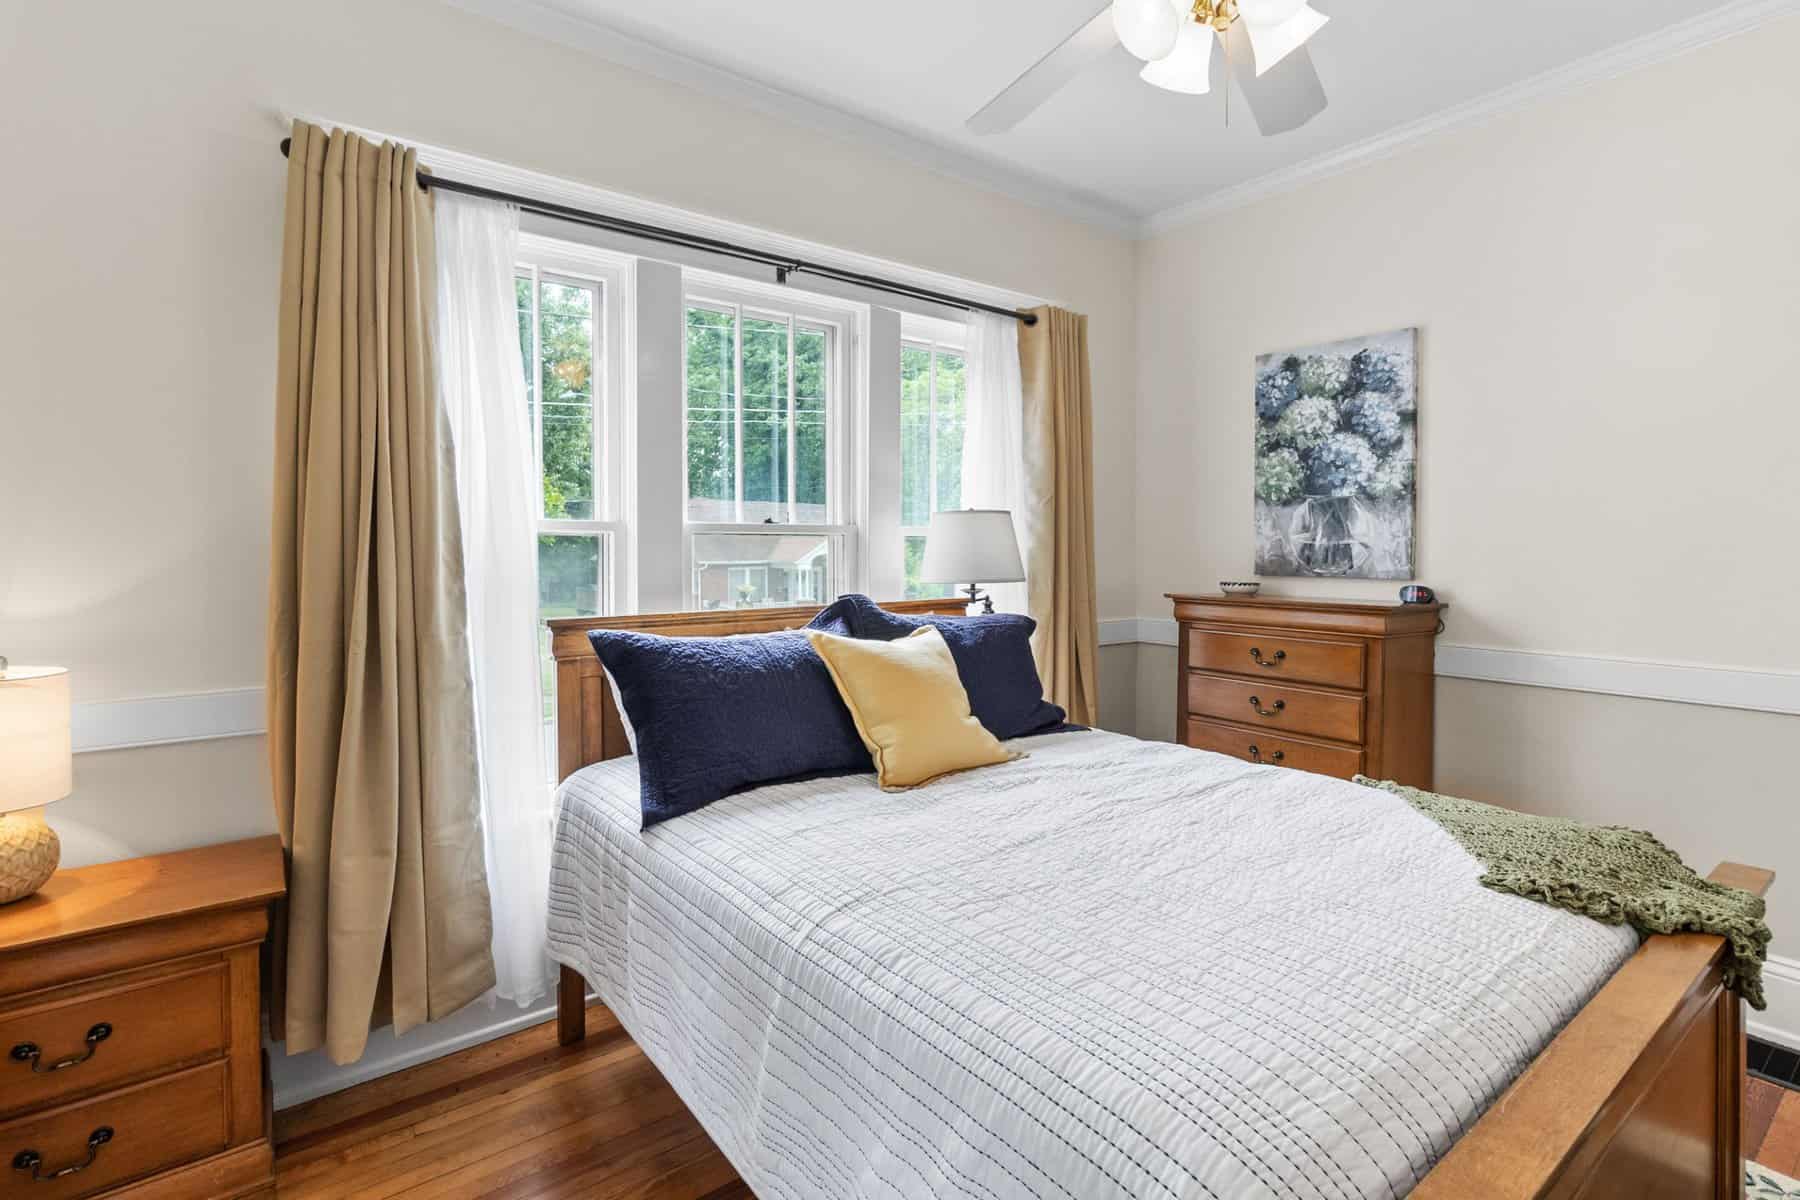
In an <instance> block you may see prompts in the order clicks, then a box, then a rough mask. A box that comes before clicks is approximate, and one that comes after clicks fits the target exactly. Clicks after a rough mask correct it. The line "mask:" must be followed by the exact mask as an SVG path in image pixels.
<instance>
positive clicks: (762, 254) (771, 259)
mask: <svg viewBox="0 0 1800 1200" xmlns="http://www.w3.org/2000/svg"><path fill="white" fill-rule="evenodd" d="M293 140H294V139H292V138H282V139H281V153H282V154H283V156H285V155H286V154H287V152H288V150H289V148H290V147H291V146H292V144H293ZM419 186H420V187H422V188H426V189H428V190H429V189H434V188H435V189H437V190H439V191H445V192H457V193H459V194H461V195H464V196H479V197H481V198H482V199H484V200H499V201H502V202H504V203H506V204H515V205H517V206H518V208H519V211H520V212H528V213H535V214H537V215H538V216H540V217H550V218H552V219H554V220H558V221H568V222H571V223H572V224H576V225H586V226H589V227H590V228H593V229H604V230H607V231H608V232H611V233H622V234H626V235H627V236H630V237H638V238H644V239H645V240H647V241H652V242H663V243H665V244H667V245H671V246H685V247H687V248H688V249H690V250H703V251H705V252H706V253H708V254H719V255H723V256H724V257H726V258H735V259H738V260H739V261H741V262H753V263H760V264H762V265H763V266H765V267H773V268H775V282H776V283H786V282H787V281H788V277H789V276H790V275H816V276H818V277H819V278H820V279H834V280H836V281H837V282H839V283H852V284H856V285H857V286H859V287H866V288H872V289H874V290H875V291H878V292H887V293H888V294H890V295H894V296H907V297H910V298H911V299H914V300H928V301H930V302H931V303H933V304H942V305H946V306H948V307H950V308H961V309H979V310H980V311H982V312H990V313H996V314H998V315H1000V316H1002V317H1013V318H1015V319H1017V320H1020V321H1023V322H1024V323H1025V324H1027V325H1036V324H1037V317H1036V316H1034V315H1033V314H1031V313H1024V312H1016V311H1014V310H1013V309H1010V308H1001V307H1000V306H999V305H996V304H983V303H982V302H981V301H979V300H967V299H964V298H963V297H961V296H951V295H948V294H946V293H944V292H934V291H930V290H929V289H926V288H922V287H914V286H913V285H912V284H910V283H897V282H895V281H894V280H891V279H882V278H879V277H878V276H874V275H864V274H862V273H860V272H858V271H846V270H844V269H842V268H841V267H833V266H828V265H826V264H824V263H816V262H807V261H806V260H805V259H800V258H789V257H787V256H786V255H781V254H775V253H772V252H771V251H768V250H758V249H756V248H755V247H753V246H739V245H737V244H736V243H733V242H725V241H720V240H719V239H718V238H709V237H702V236H701V235H700V234H697V233H683V232H682V231H681V230H679V229H666V228H664V227H663V226H660V225H646V224H644V223H643V222H642V221H629V220H626V219H625V218H624V217H609V216H607V215H606V214H605V213H597V212H590V211H589V210H587V209H583V208H571V207H569V206H568V205H566V204H554V203H552V202H550V201H548V200H534V199H532V198H531V197H530V196H521V195H518V194H516V193H514V192H502V191H499V190H498V189H496V188H489V187H482V186H481V185H480V184H475V183H464V182H462V181H461V180H457V179H446V178H444V177H443V176H442V175H431V174H427V173H426V172H424V171H420V172H419Z"/></svg>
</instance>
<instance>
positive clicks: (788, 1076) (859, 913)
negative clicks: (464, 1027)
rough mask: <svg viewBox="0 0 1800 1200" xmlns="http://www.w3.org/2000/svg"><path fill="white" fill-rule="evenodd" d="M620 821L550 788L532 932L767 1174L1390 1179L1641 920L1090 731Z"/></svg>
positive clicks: (1311, 1183)
mask: <svg viewBox="0 0 1800 1200" xmlns="http://www.w3.org/2000/svg"><path fill="white" fill-rule="evenodd" d="M1016 745H1017V746H1018V747H1019V748H1021V749H1024V750H1027V751H1028V752H1029V757H1027V758H1024V759H1021V760H1019V761H1017V762H1013V763H1009V764H1006V765H1003V766H998V767H989V768H985V769H982V770H979V771H975V772H971V773H968V774H964V775H959V776H954V777H951V778H949V779H945V780H940V781H939V782H937V783H934V784H932V785H930V786H927V787H925V788H922V789H918V790H915V791H911V792H902V793H891V794H890V793H883V792H881V791H880V790H878V789H877V788H876V787H875V785H874V781H873V778H872V777H871V776H857V777H853V778H840V779H825V780H814V781H811V782H803V783H790V784H780V785H776V786H773V787H765V788H761V789H758V790H756V791H753V792H749V793H746V794H743V795H739V796H734V797H731V798H729V799H727V800H724V801H722V802H720V803H718V804H715V805H713V806H711V807H710V808H707V809H704V810H702V811H701V812H698V813H693V814H690V815H688V816H684V817H679V818H676V819H675V820H673V821H670V822H668V823H666V824H664V825H660V826H656V827H654V828H652V829H651V830H650V831H648V832H647V833H641V832H639V830H638V798H637V791H638V783H637V772H636V767H635V765H634V760H633V759H630V758H625V759H618V760H615V761H613V762H609V763H602V764H599V765H596V766H592V767H588V768H586V769H584V770H582V771H580V772H578V773H577V774H576V775H574V776H572V777H571V778H570V779H569V780H568V782H567V783H566V784H565V785H564V787H563V792H562V815H561V818H560V821H559V825H558V831H557V839H556V850H555V860H554V865H553V871H552V879H551V895H550V946H551V953H552V955H553V956H554V957H555V958H557V959H558V960H560V961H562V962H564V963H567V964H569V965H571V966H573V967H576V968H577V969H579V970H580V971H581V972H582V973H583V974H584V975H585V976H586V977H587V979H588V980H589V982H590V983H591V984H592V985H593V986H594V987H595V988H596V989H597V990H598V991H599V993H600V994H601V996H602V997H603V998H604V999H605V1000H606V1002H607V1004H608V1005H610V1006H611V1007H612V1008H613V1010H614V1011H615V1012H616V1013H617V1014H618V1017H619V1019H620V1021H621V1022H622V1023H623V1024H624V1026H625V1028H626V1029H627V1030H628V1031H629V1032H630V1033H631V1035H632V1036H633V1037H634V1038H635V1039H636V1040H637V1042H638V1043H639V1044H640V1045H641V1046H642V1047H643V1048H644V1051H645V1052H646V1053H647V1054H648V1055H649V1057H650V1058H651V1060H652V1061H653V1062H655V1063H656V1065H657V1066H658V1067H659V1068H660V1069H661V1070H662V1072H663V1074H664V1075H666V1076H667V1077H668V1079H669V1081H670V1083H672V1084H673V1085H674V1087H675V1089H676V1091H678V1092H679V1093H680V1094H681V1096H682V1098H683V1100H685V1101H686V1102H687V1104H688V1106H689V1107H690V1108H691V1109H692V1110H693V1111H694V1113H695V1115H696V1116H697V1117H698V1118H699V1119H700V1121H701V1123H702V1124H703V1125H704V1126H705V1127H706V1129H707V1131H708V1133H710V1134H711V1135H712V1137H713V1139H714V1140H715V1141H716V1142H717V1143H718V1144H719V1146H720V1148H721V1149H722V1150H724V1152H725V1153H726V1155H727V1156H728V1157H729V1158H730V1159H731V1161H732V1163H733V1164H734V1165H736V1167H737V1168H738V1170H739V1171H740V1172H741V1173H742V1175H743V1176H744V1178H745V1180H746V1181H747V1182H748V1183H749V1184H750V1186H751V1187H752V1188H753V1189H754V1190H755V1192H756V1194H757V1196H758V1197H760V1198H761V1200H780V1198H783V1197H820V1198H823V1197H833V1198H837V1197H861V1196H867V1197H892V1196H906V1197H936V1196H969V1197H983V1198H985V1200H1002V1198H1010V1197H1044V1198H1046V1200H1048V1198H1052V1197H1060V1198H1063V1200H1090V1198H1099V1197H1114V1196H1142V1197H1161V1198H1164V1200H1174V1198H1177V1197H1214V1198H1217V1200H1237V1198H1239V1197H1277V1196H1281V1197H1295V1198H1299V1197H1341V1198H1346V1200H1347V1198H1351V1197H1398V1196H1402V1195H1405V1194H1406V1192H1407V1191H1408V1190H1410V1189H1411V1188H1412V1187H1413V1185H1414V1184H1415V1183H1417V1181H1418V1180H1419V1179H1421V1178H1422V1177H1423V1176H1424V1175H1425V1173H1426V1172H1427V1171H1428V1170H1429V1169H1430V1167H1431V1165H1432V1163H1434V1162H1435V1161H1436V1160H1437V1159H1438V1158H1439V1157H1440V1156H1441V1155H1443V1153H1444V1152H1445V1150H1446V1149H1447V1148H1448V1147H1449V1146H1450V1144H1451V1143H1452V1142H1454V1141H1455V1140H1456V1138H1457V1136H1458V1135H1459V1134H1460V1133H1461V1132H1462V1131H1463V1130H1465V1129H1467V1128H1468V1127H1469V1126H1470V1125H1471V1124H1473V1122H1474V1121H1475V1119H1476V1118H1477V1117H1478V1116H1479V1115H1480V1114H1481V1112H1482V1110H1483V1109H1484V1108H1485V1107H1486V1106H1487V1105H1488V1104H1489V1103H1490V1102H1491V1101H1492V1100H1493V1099H1494V1098H1495V1097H1496V1096H1497V1095H1498V1094H1499V1093H1500V1091H1501V1090H1502V1089H1504V1088H1505V1086H1506V1085H1507V1084H1508V1083H1509V1082H1510V1081H1511V1080H1512V1079H1513V1077H1514V1076H1515V1075H1516V1074H1518V1072H1519V1071H1520V1070H1521V1069H1523V1067H1524V1066H1525V1064H1526V1063H1528V1062H1529V1061H1530V1060H1531V1059H1532V1058H1533V1057H1534V1056H1535V1055H1536V1054H1537V1053H1538V1051H1539V1050H1540V1049H1542V1048H1543V1046H1544V1045H1546V1044H1547V1043H1548V1042H1549V1040H1550V1039H1551V1037H1552V1036H1553V1035H1554V1034H1555V1033H1556V1031H1557V1030H1558V1029H1560V1028H1561V1027H1562V1025H1563V1024H1564V1023H1565V1022H1566V1021H1567V1020H1568V1019H1569V1018H1570V1017H1571V1016H1573V1015H1574V1013H1575V1012H1576V1011H1577V1010H1578V1009H1579V1008H1580V1007H1581V1006H1582V1005H1583V1004H1584V1003H1585V1002H1586V1001H1587V999H1588V998H1589V997H1590V996H1591V995H1592V994H1593V993H1594V992H1595V991H1596V990H1597V989H1598V988H1599V987H1600V985H1601V984H1602V983H1603V982H1604V981H1605V980H1606V978H1607V977H1608V976H1609V975H1610V974H1611V973H1612V972H1613V971H1614V970H1615V969H1617V967H1618V966H1619V965H1620V964H1621V963H1622V962H1624V960H1625V959H1626V958H1627V957H1629V956H1630V954H1631V952H1632V951H1633V949H1635V946H1636V938H1635V935H1634V934H1633V933H1632V932H1631V931H1630V930H1629V929H1623V928H1608V927H1605V926H1602V925H1600V924H1598V923H1596V922H1594V921H1591V920H1588V919H1587V918H1585V917H1578V916H1574V915H1571V914H1568V913H1564V912H1559V911H1556V910H1553V909H1550V908H1547V907H1544V906H1541V905H1538V904H1535V903H1532V902H1530V901H1527V900H1521V899H1518V898H1516V897H1511V896H1503V895H1499V894H1497V893H1494V892H1490V891H1488V890H1486V889H1484V888H1482V887H1480V886H1479V885H1478V884H1477V883H1476V879H1477V877H1478V875H1479V874H1480V871H1479V868H1478V867H1477V866H1476V864H1475V862H1474V860H1472V859H1471V858H1469V857H1468V855H1467V854H1465V853H1464V852H1463V851H1462V850H1461V848H1459V847H1458V846H1457V845H1456V843H1455V842H1454V841H1452V840H1451V838H1450V837H1449V835H1447V834H1445V833H1444V832H1442V831H1441V830H1440V829H1439V828H1438V827H1437V826H1436V825H1434V824H1433V823H1432V822H1431V821H1429V820H1428V819H1426V818H1425V817H1422V816H1420V815H1418V814H1416V813H1414V812H1413V811H1412V810H1411V809H1409V808H1408V807H1406V805H1405V804H1404V802H1402V801H1401V800H1400V799H1398V798H1397V797H1395V796H1391V795H1388V794H1387V793H1384V792H1379V791H1375V790H1372V789H1367V788H1362V787H1359V786H1357V785H1355V784H1350V783H1345V782H1342V781H1340V780H1335V779H1327V778H1325V777H1323V776H1318V775H1309V774H1303V773H1301V772H1297V771H1289V770H1282V769H1280V768H1273V767H1253V766H1249V765H1247V764H1244V763H1241V762H1238V761H1236V760H1234V759H1230V758H1225V757H1222V756H1219V755H1213V754H1206V753H1202V752H1199V751H1194V750H1187V749H1183V748H1181V747H1177V746H1169V745H1163V744H1159V743H1150V742H1140V741H1137V740H1135V739H1132V738H1126V737H1120V736H1116V735H1113V734H1106V733H1100V732H1090V733H1067V734H1055V735H1051V736H1048V737H1039V738H1031V739H1027V740H1024V741H1021V742H1018V743H1016Z"/></svg>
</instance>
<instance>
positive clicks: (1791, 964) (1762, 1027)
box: [1745, 954, 1800, 1051]
mask: <svg viewBox="0 0 1800 1200" xmlns="http://www.w3.org/2000/svg"><path fill="white" fill-rule="evenodd" d="M1763 997H1764V999H1766V1000H1767V1001H1768V1002H1769V1007H1768V1008H1767V1009H1765V1010H1764V1011H1762V1012H1747V1013H1746V1021H1745V1025H1746V1026H1747V1027H1748V1029H1749V1030H1750V1036H1751V1037H1753V1038H1759V1039H1761V1040H1762V1041H1765V1042H1773V1043H1775V1044H1776V1045H1777V1046H1786V1047H1787V1048H1788V1049H1789V1050H1795V1051H1800V959H1793V958H1782V957H1780V956H1778V955H1774V954H1771V955H1769V961H1768V962H1766V963H1764V964H1763Z"/></svg>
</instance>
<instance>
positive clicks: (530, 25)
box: [442, 0, 1142, 239]
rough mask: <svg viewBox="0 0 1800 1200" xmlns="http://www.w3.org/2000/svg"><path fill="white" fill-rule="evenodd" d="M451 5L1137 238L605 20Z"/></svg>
mask: <svg viewBox="0 0 1800 1200" xmlns="http://www.w3.org/2000/svg"><path fill="white" fill-rule="evenodd" d="M442 3H444V4H447V5H449V6H450V7H451V8H457V9H461V10H462V11H464V12H467V13H470V14H472V15H474V16H478V17H483V18H485V19H487V20H490V21H494V22H497V23H499V24H501V25H506V26H508V27H510V28H513V29H517V30H519V31H520V32H522V33H527V34H530V35H532V36H533V37H538V38H542V39H544V40H545V41H551V42H557V43H559V44H561V45H564V46H568V47H570V48H572V49H575V50H581V51H584V52H586V53H589V54H592V55H594V56H595V57H598V58H603V59H605V60H606V61H607V62H610V63H613V64H615V65H617V66H621V67H624V68H626V69H628V70H632V71H638V72H641V73H643V74H645V75H651V76H654V77H656V78H658V79H661V80H664V81H666V82H668V83H675V84H680V85H682V86H683V87H688V88H692V89H693V90H695V91H697V92H700V93H702V94H704V95H708V96H711V97H712V98H714V99H715V100H723V101H727V102H728V103H731V104H734V105H743V106H745V107H747V108H751V109H755V110H756V111H758V112H760V113H762V114H764V115H765V116H772V117H777V118H780V119H782V120H785V121H790V122H792V123H794V124H796V125H800V126H804V127H806V128H808V129H812V130H815V131H817V132H820V133H825V134H830V135H833V136H836V137H841V138H848V139H849V140H851V141H855V142H859V143H863V144H867V145H872V146H876V147H878V148H880V149H882V150H885V151H887V152H888V153H889V154H892V155H894V156H895V157H896V158H900V159H903V160H905V161H907V162H910V163H912V164H913V165H914V166H919V167H924V168H926V169H927V170H930V171H933V172H935V173H937V174H939V175H944V176H947V177H949V178H951V179H954V180H956V181H958V182H960V183H966V184H969V185H970V186H973V187H978V188H982V189H984V190H987V191H991V192H998V193H1000V194H1001V195H1003V196H1007V197H1010V198H1011V199H1014V200H1018V201H1020V202H1021V203H1024V204H1028V205H1031V206H1032V207H1033V208H1039V209H1044V210H1046V211H1049V212H1053V213H1055V214H1057V215H1058V216H1062V217H1067V218H1069V219H1070V220H1073V221H1078V222H1080V223H1082V224H1084V225H1089V226H1092V227H1094V228H1096V229H1099V230H1101V231H1103V232H1106V233H1110V234H1113V235H1114V236H1116V237H1123V238H1127V239H1132V238H1136V237H1138V236H1139V234H1140V233H1141V231H1142V220H1141V218H1140V216H1139V215H1138V214H1137V213H1135V212H1132V211H1131V210H1129V209H1127V208H1125V207H1122V206H1119V205H1114V204H1110V203H1108V202H1106V201H1105V200H1102V199H1100V198H1098V197H1095V196H1092V195H1088V194H1086V193H1083V192H1081V191H1079V190H1077V189H1074V188H1070V187H1069V186H1067V185H1066V184H1065V183H1063V182H1061V181H1059V180H1056V179H1051V178H1048V177H1045V176H1040V175H1036V174H1033V173H1031V172H1028V171H1021V170H1014V169H1010V168H1008V167H1004V166H1001V165H999V164H997V163H995V162H992V161H991V160H988V159H984V158H981V157H979V156H977V155H974V154H969V153H967V152H965V151H961V150H957V149H954V148H952V147H950V146H946V145H943V144H941V143H938V142H934V141H930V140H927V139H926V138H922V137H919V136H917V135H915V134H911V133H907V132H904V131H902V130H899V129H896V128H894V127H893V126H891V125H885V124H883V123H881V122H879V121H875V120H872V119H870V118H868V117H864V116H861V115H859V114H856V113H852V112H849V111H847V110H845V109H841V108H836V107H834V106H832V105H829V104H825V103H821V102H820V101H817V100H812V99H809V98H807V97H805V96H801V95H798V94H796V93H794V92H789V91H785V90H783V89H781V88H776V87H771V86H769V85H768V84H765V83H761V82H758V81H757V80H754V79H750V78H747V77H746V76H743V75H739V74H737V73H736V72H734V71H730V70H727V69H725V68H723V67H717V66H714V65H712V64H711V63H707V62H702V61H701V60H699V59H696V58H692V57H690V56H688V55H686V54H682V53H679V52H677V51H674V50H668V49H665V48H663V47H661V46H658V45H656V44H654V43H652V42H649V41H646V40H645V39H643V38H639V37H634V36H632V35H631V34H628V33H625V32H623V31H621V30H618V29H614V28H612V27H611V26H608V25H605V24H602V23H601V22H599V21H595V20H589V19H584V18H581V17H577V16H574V15H572V14H570V13H567V12H564V11H562V10H561V9H558V8H555V7H553V6H551V5H548V4H543V3H539V2H538V0H442Z"/></svg>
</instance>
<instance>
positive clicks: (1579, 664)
mask: <svg viewBox="0 0 1800 1200" xmlns="http://www.w3.org/2000/svg"><path fill="white" fill-rule="evenodd" d="M1437 674H1438V675H1440V676H1444V677H1448V678H1451V679H1479V680H1484V681H1486V682H1488V683H1511V684H1518V685H1521V686H1524V687H1547V688H1556V689H1558V690H1559V691H1565V692H1598V693H1600V694H1602V695H1608V696H1632V697H1636V698H1638V699H1642V700H1670V701H1674V702H1675V703H1678V704H1702V705H1706V706H1708V707H1711V708H1744V709H1751V710H1753V711H1756V712H1772V713H1792V714H1800V671H1753V670H1748V669H1745V668H1742V667H1723V666H1708V665H1704V664H1700V663H1672V662H1654V661H1651V660H1647V659H1636V658H1597V657H1593V656H1589V655H1584V654H1549V653H1543V652H1540V651H1536V650H1497V649H1494V648H1492V647H1488V646H1457V645H1450V644H1445V643H1440V644H1439V645H1438V648H1437Z"/></svg>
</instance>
